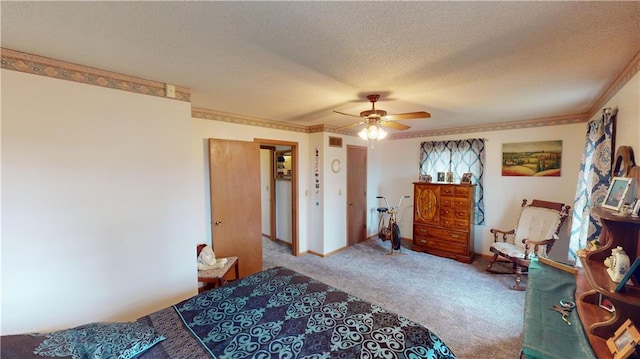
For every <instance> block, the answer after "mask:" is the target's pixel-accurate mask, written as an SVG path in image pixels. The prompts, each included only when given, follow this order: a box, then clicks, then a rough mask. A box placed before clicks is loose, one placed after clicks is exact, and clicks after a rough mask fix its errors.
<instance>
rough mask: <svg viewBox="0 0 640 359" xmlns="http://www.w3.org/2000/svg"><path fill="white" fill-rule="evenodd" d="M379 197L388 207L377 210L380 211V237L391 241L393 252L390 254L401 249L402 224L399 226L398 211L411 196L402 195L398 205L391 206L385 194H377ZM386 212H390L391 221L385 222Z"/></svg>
mask: <svg viewBox="0 0 640 359" xmlns="http://www.w3.org/2000/svg"><path fill="white" fill-rule="evenodd" d="M376 198H378V199H382V200H384V203H385V205H386V207H378V208H377V209H376V210H377V211H378V215H379V217H380V220H379V221H378V238H380V239H381V240H382V241H389V240H390V241H391V252H390V253H388V254H393V251H394V250H396V251H401V249H400V248H401V246H400V242H401V239H400V226H398V223H397V218H396V214H397V213H398V208H400V205H401V204H402V200H403V199H405V198H411V197H410V196H406V195H405V196H402V197H400V200H399V201H398V205H396V206H389V202H387V199H386V198H385V197H384V196H376ZM386 214H389V221H388V222H387V223H386V224H385V217H386Z"/></svg>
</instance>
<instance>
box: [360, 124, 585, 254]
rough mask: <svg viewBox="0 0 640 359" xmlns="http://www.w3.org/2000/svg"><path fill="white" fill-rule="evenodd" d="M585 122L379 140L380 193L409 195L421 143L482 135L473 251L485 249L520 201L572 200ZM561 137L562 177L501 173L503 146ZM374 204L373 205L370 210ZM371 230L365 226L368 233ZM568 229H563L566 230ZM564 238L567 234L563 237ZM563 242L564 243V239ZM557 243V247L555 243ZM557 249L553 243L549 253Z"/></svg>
mask: <svg viewBox="0 0 640 359" xmlns="http://www.w3.org/2000/svg"><path fill="white" fill-rule="evenodd" d="M585 126H586V125H585V124H571V125H561V126H549V127H537V128H529V129H526V130H506V131H491V132H481V133H468V134H460V135H451V136H436V137H429V138H412V139H405V140H393V141H386V142H385V141H382V142H380V143H378V144H377V146H376V148H375V150H374V151H377V152H379V153H380V157H381V158H380V166H381V169H380V171H381V173H382V175H381V177H380V178H381V180H380V191H381V193H383V194H384V195H385V196H387V197H388V199H389V201H390V202H391V201H393V202H396V201H398V199H399V197H400V196H402V195H405V194H408V195H411V196H412V198H413V185H412V182H415V181H417V179H418V175H419V173H418V163H419V156H420V143H421V142H423V141H438V140H457V139H465V138H485V139H486V140H487V141H486V167H485V183H484V185H485V192H484V196H485V203H484V206H485V220H486V224H485V225H483V226H475V231H474V233H475V235H474V237H475V241H474V252H476V253H483V254H488V253H489V247H490V244H491V242H492V241H493V239H492V237H490V233H489V229H490V228H500V229H512V228H513V225H514V224H515V222H516V220H517V214H518V211H517V210H518V208H519V206H520V203H521V201H522V199H525V198H526V199H529V200H531V199H533V198H537V199H543V200H549V201H557V202H563V203H566V204H572V203H573V197H574V195H575V186H576V181H577V174H578V170H579V166H580V160H581V158H582V146H583V144H584V132H585ZM545 140H562V175H561V176H560V177H545V178H541V177H503V176H502V172H501V161H502V144H503V143H513V142H529V141H545ZM375 206H377V204H374V205H373V206H372V209H373V208H374V207H375ZM398 221H399V225H400V231H401V233H402V237H403V238H412V236H413V228H412V221H413V202H412V201H408V202H403V205H402V208H401V211H400V213H399V215H398ZM372 230H373V228H371V229H370V233H373V232H372ZM567 233H568V232H567ZM567 238H568V237H567ZM564 242H568V239H565V240H564ZM558 247H560V245H558ZM555 251H556V248H555V247H554V252H555Z"/></svg>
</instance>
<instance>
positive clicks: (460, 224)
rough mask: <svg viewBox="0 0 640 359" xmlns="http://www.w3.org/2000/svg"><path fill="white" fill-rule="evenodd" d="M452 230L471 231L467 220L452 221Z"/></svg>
mask: <svg viewBox="0 0 640 359" xmlns="http://www.w3.org/2000/svg"><path fill="white" fill-rule="evenodd" d="M453 228H455V229H457V230H460V231H465V232H468V231H469V230H470V229H471V225H470V222H469V221H468V220H460V219H457V218H456V220H455V221H453Z"/></svg>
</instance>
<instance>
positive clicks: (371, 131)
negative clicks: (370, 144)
mask: <svg viewBox="0 0 640 359" xmlns="http://www.w3.org/2000/svg"><path fill="white" fill-rule="evenodd" d="M358 136H360V138H362V139H363V140H381V139H383V138H385V137H387V131H385V130H383V129H382V128H380V127H378V126H377V125H369V126H367V127H366V128H363V129H362V130H361V131H360V132H358Z"/></svg>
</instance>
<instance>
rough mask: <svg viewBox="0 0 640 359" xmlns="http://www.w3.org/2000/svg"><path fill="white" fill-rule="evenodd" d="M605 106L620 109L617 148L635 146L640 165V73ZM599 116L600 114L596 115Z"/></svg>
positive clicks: (637, 160) (637, 162) (634, 151)
mask: <svg viewBox="0 0 640 359" xmlns="http://www.w3.org/2000/svg"><path fill="white" fill-rule="evenodd" d="M603 107H605V108H606V107H611V108H617V109H618V116H617V120H616V148H618V147H620V146H631V147H633V153H634V154H635V158H636V164H637V165H640V73H637V74H636V75H635V76H634V77H632V78H631V80H629V82H628V83H627V84H626V85H625V86H624V87H623V88H622V89H620V91H618V93H616V94H615V95H614V96H613V98H611V100H609V101H608V102H607V104H606V105H605V106H603ZM597 116H600V115H599V114H596V115H595V116H594V117H597Z"/></svg>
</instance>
